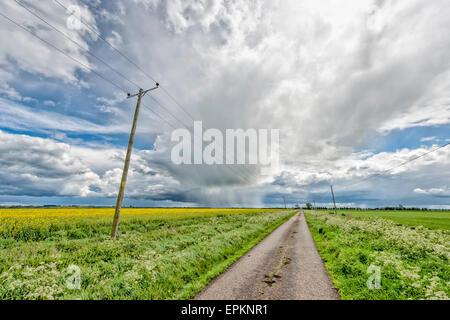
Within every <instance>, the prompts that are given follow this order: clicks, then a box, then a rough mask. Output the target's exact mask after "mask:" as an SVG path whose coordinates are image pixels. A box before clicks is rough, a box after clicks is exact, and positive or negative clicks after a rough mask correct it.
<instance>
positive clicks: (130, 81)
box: [14, 0, 140, 89]
mask: <svg viewBox="0 0 450 320" xmlns="http://www.w3.org/2000/svg"><path fill="white" fill-rule="evenodd" d="M14 1H15V2H16V3H17V4H19V5H20V6H22V7H23V8H24V9H25V10H27V11H28V12H29V13H31V14H32V15H33V16H35V17H36V18H38V19H39V20H41V21H42V22H44V23H45V24H46V25H48V26H49V27H50V28H52V29H53V30H55V31H56V32H58V33H59V34H61V35H62V36H63V37H65V38H66V39H68V40H69V41H71V42H72V43H74V44H75V45H76V46H78V47H79V48H80V49H81V50H83V51H84V52H86V53H88V54H89V55H90V56H92V57H94V58H95V59H97V60H98V61H100V62H101V63H103V64H104V65H105V66H107V67H108V68H109V69H111V70H112V71H114V72H115V73H116V74H118V75H119V76H120V77H122V78H123V79H125V80H126V81H128V82H129V83H131V84H132V85H134V86H136V87H137V88H138V89H139V88H140V86H139V85H138V84H137V83H136V82H134V81H132V80H130V79H129V78H128V77H126V76H125V75H124V74H123V73H121V72H120V71H118V70H117V69H115V68H114V67H112V66H111V65H110V64H109V63H107V62H105V61H104V60H103V59H101V58H99V57H98V56H97V55H95V54H93V53H92V52H91V51H90V50H89V49H85V48H84V47H83V46H82V45H81V44H80V43H79V42H77V41H75V40H74V39H73V38H71V37H70V36H69V35H67V34H66V33H64V32H62V31H61V30H59V29H58V28H56V27H55V26H54V25H52V24H51V23H49V22H48V21H47V20H45V19H44V18H42V17H41V16H39V15H38V14H37V13H36V12H33V11H32V10H31V9H30V8H29V7H27V6H26V5H25V4H23V3H22V2H21V1H19V0H14Z"/></svg>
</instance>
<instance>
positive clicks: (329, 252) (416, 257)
mask: <svg viewBox="0 0 450 320" xmlns="http://www.w3.org/2000/svg"><path fill="white" fill-rule="evenodd" d="M306 218H307V222H308V225H309V227H310V229H311V232H312V234H313V237H314V240H315V242H316V245H317V247H318V249H319V252H320V255H321V256H322V258H323V260H324V261H325V265H326V267H327V269H328V271H329V273H330V275H331V277H332V280H333V283H334V284H335V286H336V288H337V289H338V290H339V292H340V294H341V296H342V298H343V299H448V298H449V296H450V285H449V283H450V270H449V257H450V231H449V225H450V212H449V211H442V212H438V211H435V212H430V211H423V212H422V211H387V212H384V211H345V210H342V211H341V210H340V211H339V212H338V214H334V213H333V212H331V211H308V212H307V213H306ZM374 270H379V274H378V276H377V277H379V286H373V284H374V283H375V282H373V281H372V280H373V279H374V278H371V276H372V275H375V272H374ZM368 282H369V283H368ZM371 285H372V286H371Z"/></svg>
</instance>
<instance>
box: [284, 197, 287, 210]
mask: <svg viewBox="0 0 450 320" xmlns="http://www.w3.org/2000/svg"><path fill="white" fill-rule="evenodd" d="M283 200H284V208H285V209H287V206H286V197H285V196H283Z"/></svg>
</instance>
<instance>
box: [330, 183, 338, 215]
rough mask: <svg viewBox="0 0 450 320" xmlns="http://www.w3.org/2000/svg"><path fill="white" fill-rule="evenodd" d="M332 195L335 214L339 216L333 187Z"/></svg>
mask: <svg viewBox="0 0 450 320" xmlns="http://www.w3.org/2000/svg"><path fill="white" fill-rule="evenodd" d="M331 195H332V196H333V203H334V213H336V214H337V208H336V200H334V191H333V186H331Z"/></svg>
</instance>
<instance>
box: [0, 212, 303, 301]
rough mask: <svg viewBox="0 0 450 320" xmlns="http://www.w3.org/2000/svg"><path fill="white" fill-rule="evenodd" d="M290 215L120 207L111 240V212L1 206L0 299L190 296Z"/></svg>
mask: <svg viewBox="0 0 450 320" xmlns="http://www.w3.org/2000/svg"><path fill="white" fill-rule="evenodd" d="M294 213H295V212H294V211H274V210H267V209H124V210H123V214H122V218H121V222H120V229H119V230H120V232H119V235H118V239H117V240H115V241H113V240H110V238H109V230H110V227H111V222H112V217H113V214H114V209H72V208H57V209H8V210H6V209H3V210H0V300H3V299H188V298H192V297H193V296H194V295H195V294H196V293H198V292H199V291H200V290H201V289H202V288H203V287H204V286H205V285H206V284H207V283H208V282H209V281H210V280H211V279H213V278H214V277H216V276H217V275H219V274H220V273H221V272H223V271H224V270H225V269H226V268H227V267H228V266H229V265H231V264H232V263H233V262H234V261H236V260H237V259H238V258H239V257H240V256H242V255H243V254H244V253H245V252H247V251H248V250H249V249H250V248H251V247H253V246H254V245H256V244H257V243H258V242H259V241H260V240H261V239H263V238H264V237H265V236H267V235H268V234H269V233H271V232H272V231H273V230H274V229H275V228H276V227H278V226H279V225H280V224H282V223H283V222H285V221H287V220H288V219H289V218H290V217H292V216H293V214H294ZM78 283H79V285H78Z"/></svg>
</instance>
